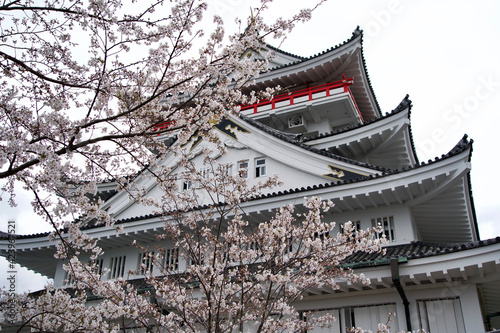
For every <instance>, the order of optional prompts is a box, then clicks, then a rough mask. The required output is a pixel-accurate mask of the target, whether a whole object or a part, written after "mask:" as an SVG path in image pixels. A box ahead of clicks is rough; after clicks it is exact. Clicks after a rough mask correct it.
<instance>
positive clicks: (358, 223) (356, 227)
mask: <svg viewBox="0 0 500 333" xmlns="http://www.w3.org/2000/svg"><path fill="white" fill-rule="evenodd" d="M351 223H352V226H353V227H354V229H353V231H352V236H356V235H357V232H358V231H359V230H361V221H354V222H351ZM344 225H345V223H343V224H341V225H340V231H341V232H342V233H343V234H345V229H344Z"/></svg>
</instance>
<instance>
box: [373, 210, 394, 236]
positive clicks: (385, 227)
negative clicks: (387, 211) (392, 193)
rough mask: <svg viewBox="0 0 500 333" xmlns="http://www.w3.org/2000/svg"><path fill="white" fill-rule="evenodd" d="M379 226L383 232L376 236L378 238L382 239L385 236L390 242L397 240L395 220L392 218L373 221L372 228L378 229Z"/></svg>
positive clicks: (380, 218)
mask: <svg viewBox="0 0 500 333" xmlns="http://www.w3.org/2000/svg"><path fill="white" fill-rule="evenodd" d="M378 226H380V227H381V228H382V232H379V233H377V234H376V237H377V238H382V236H383V235H385V237H386V239H387V240H388V241H390V242H393V241H395V240H396V237H395V235H394V218H393V217H392V216H387V217H377V218H376V219H372V227H374V228H376V227H378Z"/></svg>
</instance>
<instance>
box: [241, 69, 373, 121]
mask: <svg viewBox="0 0 500 333" xmlns="http://www.w3.org/2000/svg"><path fill="white" fill-rule="evenodd" d="M342 76H343V75H342ZM353 79H354V78H349V79H346V78H345V77H344V76H343V79H342V80H340V81H335V82H330V83H326V84H323V85H319V86H314V87H310V88H306V89H301V90H297V91H294V92H291V93H287V94H281V95H277V96H274V98H273V99H271V100H262V101H259V102H257V103H255V104H251V105H242V106H241V109H240V112H241V113H242V114H244V115H246V116H250V117H253V115H256V114H262V113H273V110H275V109H282V108H286V107H290V106H299V105H300V104H304V105H303V106H304V107H305V106H306V105H307V104H310V103H308V102H319V101H320V100H325V101H326V99H328V98H329V97H335V96H337V97H341V96H342V95H343V96H347V97H348V99H349V100H350V101H351V103H352V105H353V107H354V110H352V111H354V112H355V113H356V115H355V116H356V118H358V121H359V122H363V117H362V115H361V112H360V111H359V108H358V105H357V104H356V101H355V100H354V97H353V95H352V92H351V89H350V88H349V86H350V85H352V84H353V83H354V80H353Z"/></svg>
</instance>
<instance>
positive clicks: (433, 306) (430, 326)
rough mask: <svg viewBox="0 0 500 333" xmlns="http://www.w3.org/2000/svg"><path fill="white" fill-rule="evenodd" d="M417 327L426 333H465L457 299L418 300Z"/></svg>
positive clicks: (460, 307)
mask: <svg viewBox="0 0 500 333" xmlns="http://www.w3.org/2000/svg"><path fill="white" fill-rule="evenodd" d="M417 305H418V321H419V327H420V328H422V329H425V331H426V332H457V333H465V325H464V317H463V314H462V306H461V305H460V300H459V299H458V298H451V299H433V300H418V301H417Z"/></svg>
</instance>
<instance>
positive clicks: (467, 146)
mask: <svg viewBox="0 0 500 333" xmlns="http://www.w3.org/2000/svg"><path fill="white" fill-rule="evenodd" d="M472 143H473V141H472V140H467V135H465V136H464V137H463V138H462V140H460V142H459V143H458V144H457V145H456V146H455V147H454V148H453V149H452V150H450V152H449V153H448V154H446V155H443V156H442V157H441V158H438V157H436V158H435V160H434V161H431V160H429V162H428V163H425V162H422V163H421V164H416V165H415V166H413V167H410V168H406V169H403V170H389V171H388V172H382V174H376V175H375V176H367V177H363V178H360V179H357V180H352V181H348V182H340V181H339V182H329V183H323V184H318V185H312V186H307V187H302V188H300V189H299V188H295V189H288V190H282V191H278V192H272V193H267V194H262V195H260V196H258V197H253V198H251V199H250V200H248V201H246V202H258V201H259V200H265V199H269V198H273V197H280V196H286V195H290V194H293V195H296V194H298V193H304V194H306V193H307V192H317V191H318V190H322V189H327V188H332V187H337V186H339V187H345V186H349V185H352V184H355V183H363V182H370V181H374V180H377V179H384V178H386V177H391V176H394V175H398V174H401V175H403V174H405V173H410V172H414V170H416V169H419V168H426V167H429V166H433V165H436V164H437V163H442V162H444V161H446V160H448V159H450V158H452V157H454V156H457V155H460V154H462V153H464V152H466V153H467V160H469V161H470V155H471V151H472ZM320 192H321V191H320ZM469 194H470V195H471V193H469ZM313 195H315V194H313ZM471 202H472V200H471ZM224 204H225V203H223V202H220V203H218V205H224ZM210 207H211V206H210V205H203V206H199V207H194V208H193V210H203V209H209V208H210ZM171 213H173V212H171ZM160 217H162V215H160V214H149V215H145V216H137V217H133V218H126V219H123V220H118V221H115V225H119V224H127V223H131V222H136V221H143V220H149V219H158V218H160ZM96 228H107V227H105V226H101V225H89V226H87V227H85V228H83V229H84V230H89V229H96ZM107 229H109V228H107ZM2 234H4V235H5V233H0V236H1V235H2ZM48 235H49V233H48V232H46V233H39V234H33V235H14V237H15V238H16V240H24V239H26V240H28V239H34V238H40V237H45V238H46V237H47V236H48ZM4 242H5V243H4ZM47 242H49V240H48V239H47ZM2 243H4V244H7V243H8V240H7V239H6V238H5V237H0V244H2ZM50 244H51V245H53V243H50ZM36 247H39V244H37V245H36Z"/></svg>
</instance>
